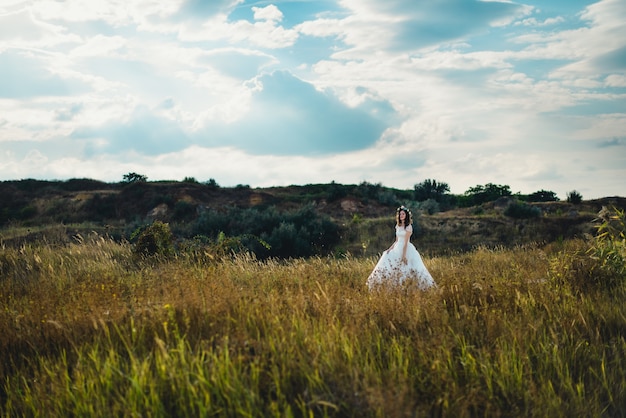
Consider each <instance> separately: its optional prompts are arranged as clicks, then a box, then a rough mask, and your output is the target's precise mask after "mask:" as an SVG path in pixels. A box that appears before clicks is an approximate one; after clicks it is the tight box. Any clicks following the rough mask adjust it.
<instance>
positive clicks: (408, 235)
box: [396, 225, 413, 263]
mask: <svg viewBox="0 0 626 418" xmlns="http://www.w3.org/2000/svg"><path fill="white" fill-rule="evenodd" d="M412 233H413V227H412V226H410V225H409V227H408V228H407V229H406V234H405V235H404V247H403V248H402V262H403V263H406V247H407V245H408V244H409V239H410V238H411V234H412ZM396 241H397V238H396Z"/></svg>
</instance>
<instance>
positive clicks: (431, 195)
mask: <svg viewBox="0 0 626 418" xmlns="http://www.w3.org/2000/svg"><path fill="white" fill-rule="evenodd" d="M449 191H450V186H448V184H447V183H442V182H437V180H433V179H426V180H424V181H423V182H421V183H419V184H416V185H415V186H414V187H413V198H414V199H415V200H417V201H418V202H423V201H425V200H428V199H432V200H434V201H436V202H441V201H442V200H443V197H444V196H445V194H446V193H448V192H449Z"/></svg>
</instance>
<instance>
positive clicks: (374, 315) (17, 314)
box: [0, 214, 626, 417]
mask: <svg viewBox="0 0 626 418" xmlns="http://www.w3.org/2000/svg"><path fill="white" fill-rule="evenodd" d="M614 220H617V223H618V228H617V229H615V228H613V227H612V226H611V225H609V223H606V224H605V226H604V227H603V228H602V227H601V228H600V231H599V232H600V234H599V235H598V237H596V238H593V239H589V240H586V241H582V240H566V241H563V242H561V243H557V244H551V245H549V246H527V247H518V248H515V249H500V250H493V249H486V248H477V249H475V250H474V251H471V252H468V253H463V254H457V255H451V256H445V257H426V258H425V263H426V264H427V266H428V268H429V269H430V271H431V273H432V275H433V277H434V278H435V280H436V281H437V283H438V287H437V288H436V289H434V290H429V291H417V290H415V289H412V288H411V287H407V288H403V289H398V290H389V291H382V292H373V293H372V292H369V291H368V290H367V288H366V286H365V280H366V278H367V276H368V274H369V272H370V271H371V269H372V268H373V266H374V263H375V261H376V259H375V258H373V257H367V258H365V257H362V258H358V257H356V258H353V257H343V258H340V259H335V258H311V259H296V260H288V261H275V260H271V261H258V260H255V259H254V258H252V257H250V256H245V255H239V256H235V257H224V258H219V257H215V256H214V255H212V254H209V253H197V252H196V253H193V254H187V253H179V254H177V255H176V256H175V257H173V258H170V259H163V260H156V259H137V257H136V256H135V255H134V254H133V251H132V247H131V245H129V244H127V243H117V242H114V241H112V240H109V239H107V238H104V237H102V236H99V235H97V234H92V235H89V236H86V237H80V236H79V237H77V239H76V241H75V242H74V243H72V244H69V245H54V244H50V243H45V242H43V241H42V242H40V243H34V244H27V245H23V246H21V247H19V248H13V247H8V246H2V247H0V300H1V301H2V305H1V308H0V335H1V336H2V337H1V338H0V352H1V353H2V362H1V363H0V415H1V416H6V417H13V416H15V417H17V416H89V417H92V416H102V417H111V416H129V417H139V416H150V417H165V416H190V417H199V416H233V417H242V416H243V417H245V416H249V417H257V416H259V417H261V416H277V417H284V416H298V417H309V416H337V417H350V416H354V417H368V416H371V417H404V416H417V417H419V416H444V417H470V416H509V417H510V416H524V417H527V416H532V417H534V416H536V417H573V416H576V417H601V416H607V417H614V416H617V417H619V416H626V355H625V353H626V340H625V338H626V310H625V309H624V302H623V301H624V296H625V295H626V278H625V275H626V271H625V265H626V263H625V262H624V260H625V258H626V253H625V248H626V241H624V235H623V214H621V218H620V217H619V216H617V217H614ZM620 222H621V228H622V229H621V230H620V229H619V227H620V226H619V225H620ZM620 234H621V235H620ZM418 246H419V244H418Z"/></svg>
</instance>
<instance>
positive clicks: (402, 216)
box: [367, 206, 435, 289]
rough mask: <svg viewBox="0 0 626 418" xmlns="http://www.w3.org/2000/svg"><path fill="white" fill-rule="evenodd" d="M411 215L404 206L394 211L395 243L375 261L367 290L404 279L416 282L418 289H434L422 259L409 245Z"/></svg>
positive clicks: (433, 282) (400, 281)
mask: <svg viewBox="0 0 626 418" xmlns="http://www.w3.org/2000/svg"><path fill="white" fill-rule="evenodd" d="M412 222H413V221H412V219H411V212H410V211H409V210H408V209H407V208H405V207H404V206H400V207H399V208H398V210H396V241H395V242H394V243H393V244H392V245H391V247H389V248H388V249H387V250H385V252H384V253H383V255H382V256H381V257H380V260H378V263H377V264H376V267H374V271H372V274H370V276H369V277H368V278H367V286H368V287H369V288H370V289H373V288H375V287H378V286H380V285H391V286H398V285H402V284H403V283H404V282H405V281H407V280H415V283H416V284H417V285H418V286H419V287H420V288H421V289H426V288H429V287H433V286H435V281H434V280H433V278H432V276H431V275H430V273H429V272H428V269H426V266H425V265H424V262H423V261H422V257H421V256H420V254H419V253H418V252H417V249H416V248H415V246H414V245H413V244H411V242H410V238H411V234H412V233H413V226H412V225H411V224H412Z"/></svg>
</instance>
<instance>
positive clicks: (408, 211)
mask: <svg viewBox="0 0 626 418" xmlns="http://www.w3.org/2000/svg"><path fill="white" fill-rule="evenodd" d="M401 210H403V211H405V212H407V213H408V214H409V215H410V214H411V211H410V210H409V208H407V207H406V206H404V205H402V206H400V207H399V208H398V209H396V212H400V211H401Z"/></svg>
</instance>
